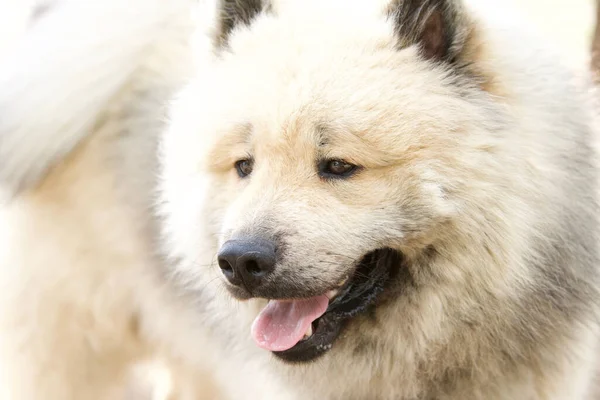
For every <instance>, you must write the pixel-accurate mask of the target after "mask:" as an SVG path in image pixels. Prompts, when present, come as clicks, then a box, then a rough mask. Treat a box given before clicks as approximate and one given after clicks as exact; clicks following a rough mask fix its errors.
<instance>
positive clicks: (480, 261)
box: [160, 0, 600, 400]
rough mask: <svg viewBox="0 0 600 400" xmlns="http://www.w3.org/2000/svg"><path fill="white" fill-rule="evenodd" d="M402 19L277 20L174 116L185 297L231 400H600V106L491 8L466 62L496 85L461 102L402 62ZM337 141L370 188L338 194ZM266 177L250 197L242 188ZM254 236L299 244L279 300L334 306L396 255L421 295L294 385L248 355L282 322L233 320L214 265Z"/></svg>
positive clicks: (366, 326)
mask: <svg viewBox="0 0 600 400" xmlns="http://www.w3.org/2000/svg"><path fill="white" fill-rule="evenodd" d="M241 3H243V2H241ZM342 3H343V4H342ZM388 3H389V2H386V1H381V2H379V3H378V4H375V2H369V1H362V2H361V1H356V2H352V3H351V4H352V6H349V5H348V2H339V1H333V0H332V1H317V2H310V1H303V2H292V1H286V2H279V3H276V4H275V6H274V7H273V10H272V13H271V14H269V12H267V13H263V14H261V15H259V16H258V17H257V18H256V20H254V21H252V23H251V26H250V27H249V28H248V27H243V26H241V27H238V28H237V29H234V31H233V33H232V35H231V37H230V38H229V47H227V48H226V49H225V50H223V52H222V55H221V57H218V58H215V60H213V62H211V63H208V64H207V65H204V66H202V67H200V68H199V69H198V71H197V77H196V79H195V81H194V82H193V83H191V84H190V85H189V86H188V87H187V88H186V89H185V90H184V91H183V92H182V93H181V94H180V96H179V97H178V99H177V100H176V101H175V103H174V106H173V108H172V114H171V124H170V127H169V130H168V131H167V133H166V134H165V135H164V141H163V147H162V152H161V153H162V161H163V174H162V196H161V203H160V204H161V206H160V210H161V216H162V217H163V218H164V220H165V223H164V235H165V242H166V248H167V250H168V252H169V254H170V256H171V259H170V261H171V264H172V265H171V267H172V269H173V282H174V283H175V285H174V287H175V288H176V290H179V291H181V292H182V293H185V295H184V296H187V297H189V298H190V299H196V302H194V303H193V304H196V303H199V304H202V307H203V308H204V309H205V310H208V311H207V312H206V313H205V315H206V324H207V325H210V326H212V330H213V332H215V337H216V339H215V340H216V341H215V343H216V344H218V343H220V344H221V348H222V349H223V355H222V356H221V358H222V359H223V360H227V364H226V366H225V367H223V368H224V369H223V371H225V372H224V375H225V376H227V378H228V379H227V380H226V381H225V382H226V383H227V384H228V385H227V388H228V389H230V390H233V391H234V392H233V393H232V394H231V397H230V398H232V399H241V398H267V397H268V396H272V398H282V396H283V395H284V394H283V393H282V392H281V391H280V390H281V389H280V388H273V387H272V386H271V385H272V384H273V383H274V382H284V384H285V385H286V387H288V388H289V389H290V390H291V393H290V394H289V396H290V398H293V399H395V400H398V399H426V398H435V399H461V400H462V399H506V400H508V399H524V400H534V399H535V400H538V399H539V400H541V399H548V400H559V399H560V400H571V399H591V398H593V397H592V396H593V395H592V393H591V387H592V382H593V378H594V375H595V368H596V364H597V361H596V358H597V357H596V356H597V354H598V349H597V344H598V325H597V311H598V310H597V307H598V304H600V303H598V300H599V299H598V293H597V289H598V270H597V265H598V263H597V261H598V258H597V257H598V255H597V249H596V248H595V245H596V243H597V239H598V238H597V233H598V228H597V217H598V207H597V201H596V199H595V195H596V190H595V187H596V185H597V182H596V178H597V165H595V162H596V160H597V158H596V155H595V153H594V152H593V150H591V146H592V137H591V136H592V128H591V127H592V110H591V107H590V105H591V103H590V101H589V99H588V98H587V96H588V87H587V86H586V85H582V86H578V84H577V83H576V82H575V80H574V79H573V75H572V74H571V73H570V72H569V71H568V70H567V69H565V68H564V67H563V66H561V65H560V63H559V62H558V61H557V59H558V57H559V56H557V54H555V53H554V52H553V51H552V49H549V48H547V46H546V45H545V44H544V40H543V39H541V38H538V37H535V35H533V34H532V33H531V32H527V27H526V22H520V23H519V22H514V23H513V22H512V21H514V18H515V17H514V15H513V14H512V13H511V12H507V11H505V10H502V9H501V8H499V7H493V4H492V3H493V2H491V1H487V2H481V1H475V0H474V1H469V2H468V4H467V6H466V20H468V21H469V22H468V24H469V25H468V26H469V27H470V28H471V29H472V30H471V31H470V34H469V36H468V40H467V43H466V46H465V48H464V49H463V51H462V53H461V57H463V61H465V63H467V64H468V67H467V69H469V68H470V71H471V72H473V73H475V74H477V76H478V77H479V80H477V81H469V78H465V79H463V80H461V79H458V80H457V81H456V82H454V83H448V82H449V79H450V78H448V72H447V70H446V69H444V68H443V67H441V66H439V65H436V64H435V63H430V62H427V61H425V60H423V59H420V58H419V56H418V55H417V49H416V48H415V47H414V46H413V47H409V48H405V49H403V50H398V49H396V48H395V43H396V39H395V37H394V33H393V26H392V23H391V22H390V21H389V20H386V19H385V17H384V11H383V10H384V8H385V7H386V6H387V5H388ZM319 129H325V130H326V133H328V134H329V135H330V136H328V139H329V140H330V142H328V143H327V145H328V147H327V155H328V156H330V157H333V158H336V157H339V158H345V159H347V160H349V161H351V162H354V163H357V164H359V165H362V166H364V167H365V169H364V171H361V172H360V173H359V174H358V175H357V176H356V177H355V178H351V179H349V180H348V181H343V182H338V183H335V184H327V183H324V182H322V181H320V180H319V179H318V178H317V177H316V173H315V171H314V168H315V167H314V166H315V163H316V162H315V158H316V156H315V154H316V150H315V146H316V145H315V141H316V136H317V135H318V133H319V132H318V131H319ZM248 155H252V156H253V157H254V158H255V167H254V171H253V172H252V175H251V176H250V177H249V178H247V179H245V180H243V181H242V180H240V179H239V178H238V176H237V175H236V172H235V170H234V167H233V166H234V163H235V162H236V160H238V159H243V158H245V157H248ZM567 215H568V216H567ZM252 229H257V230H262V231H268V230H269V229H271V230H273V229H274V230H275V231H276V232H277V234H281V235H283V236H284V237H285V238H286V245H287V247H289V249H288V250H286V251H287V253H286V256H287V257H288V259H286V261H287V262H286V263H285V264H282V265H279V266H278V267H277V268H279V271H280V272H279V273H281V276H282V278H281V279H286V278H285V277H289V276H292V277H293V279H295V281H294V282H301V284H305V285H310V284H311V282H312V283H313V284H314V285H316V283H315V282H325V283H329V284H333V283H335V282H337V280H339V278H340V277H341V276H343V275H344V274H346V273H348V271H350V270H351V267H352V265H351V264H349V263H348V262H347V260H348V259H351V260H355V259H358V258H360V256H361V255H362V254H364V253H365V252H367V251H369V250H371V249H373V247H377V246H387V247H393V248H396V249H399V250H401V251H402V252H403V253H404V254H405V256H406V257H407V259H408V261H409V263H408V265H409V267H408V268H410V273H411V274H412V275H413V278H414V279H415V280H417V282H418V289H415V290H412V288H410V287H408V288H407V290H409V289H410V290H412V291H410V292H409V293H406V294H404V293H402V292H401V291H400V292H399V294H398V293H396V294H397V296H398V297H397V299H396V300H395V301H392V302H391V304H390V303H389V302H388V303H386V304H385V306H381V307H380V309H379V308H378V309H377V311H376V317H374V318H376V321H377V323H372V321H370V320H368V319H367V318H357V319H356V320H354V321H352V323H351V324H350V326H349V327H348V328H347V330H346V331H345V332H346V333H345V335H343V337H342V338H341V339H340V340H338V342H336V344H335V345H334V349H333V350H332V351H331V352H330V353H328V354H327V355H325V356H324V357H323V358H322V359H319V360H318V361H316V362H315V363H314V364H310V365H303V366H294V365H284V364H282V363H281V362H280V361H277V360H276V359H274V358H272V356H271V355H270V354H268V353H267V352H266V351H263V350H258V349H256V348H255V345H254V344H253V343H251V341H250V339H249V333H250V323H251V321H252V320H253V318H254V316H255V315H256V314H257V311H258V310H259V309H260V307H261V306H263V305H264V301H263V300H250V301H248V302H245V303H238V302H236V301H235V300H233V299H231V298H229V296H228V294H227V293H226V292H225V290H224V286H223V285H224V284H223V282H222V278H221V277H220V271H219V270H218V267H217V266H216V264H215V254H216V253H217V251H218V249H219V246H220V245H221V244H222V243H223V242H224V241H225V240H227V239H228V238H230V237H231V236H232V235H233V234H235V233H238V232H241V231H248V230H252ZM555 246H556V247H555ZM557 248H558V249H559V250H557ZM426 249H434V252H433V254H429V253H427V252H426V251H425V250H426ZM545 257H549V259H546V258H545ZM560 257H565V258H564V260H570V261H563V259H562V258H560ZM563 262H564V263H565V264H561V263H563ZM544 263H548V264H544ZM540 265H541V266H540ZM296 267H303V268H304V269H303V271H304V272H297V269H296ZM306 271H308V272H306ZM427 274H428V275H427ZM552 276H554V278H552ZM427 277H429V279H427ZM572 286H573V287H572ZM571 290H573V291H574V293H579V294H580V295H581V297H578V296H579V295H576V296H574V297H573V298H571V297H569V296H570V295H569V294H568V293H569V292H570V291H571ZM532 293H533V294H532ZM536 293H542V294H541V295H540V296H539V297H536V296H537V294H536ZM569 299H570V300H569ZM561 307H564V309H562V308H561ZM570 307H574V308H572V309H571V308H570ZM580 307H581V309H580ZM567 309H569V310H572V312H573V313H575V314H576V315H578V316H577V317H574V319H573V320H572V321H571V320H570V319H569V314H570V313H571V311H566V310H567ZM575 310H579V311H575ZM579 312H581V314H579ZM575 314H572V315H573V316H574V315H575ZM466 321H470V323H471V324H472V325H471V328H469V325H468V324H467V322H466ZM567 321H570V322H567ZM186 335H187V334H185V333H183V332H182V335H181V337H180V338H179V339H178V340H179V341H178V344H180V345H181V346H182V348H183V349H185V348H187V345H188V344H189V343H190V341H189V340H187V339H185V337H186ZM361 343H367V345H366V346H367V347H366V350H365V349H364V348H365V346H364V345H363V346H362V347H361ZM361 348H362V353H361ZM232 360H234V361H235V363H237V364H238V365H239V367H237V368H235V369H234V371H232V370H231V367H230V366H229V365H230V364H228V363H231V362H232ZM244 367H246V368H247V370H242V369H241V368H244ZM215 369H216V367H215ZM216 370H217V372H218V371H219V370H218V369H216ZM258 370H260V371H262V372H266V373H269V371H270V373H271V374H272V375H271V378H268V380H266V381H265V382H264V383H265V386H264V387H263V388H262V392H261V394H259V395H254V392H251V391H248V390H246V391H245V392H244V391H243V389H247V388H243V389H241V390H242V391H239V390H240V389H238V386H239V384H237V383H235V382H236V379H238V378H244V377H245V376H247V374H248V373H249V372H248V371H258ZM236 391H237V392H236ZM277 396H279V397H277ZM286 396H287V394H286Z"/></svg>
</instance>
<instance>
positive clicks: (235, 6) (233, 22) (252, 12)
mask: <svg viewBox="0 0 600 400" xmlns="http://www.w3.org/2000/svg"><path fill="white" fill-rule="evenodd" d="M268 9H269V5H268V4H267V0H219V1H218V10H217V11H218V13H217V18H218V26H217V37H216V45H217V47H219V48H222V47H225V46H226V45H227V42H228V40H229V36H230V34H231V32H232V31H233V30H234V29H236V28H237V27H238V26H240V25H246V26H249V25H250V24H251V23H252V21H253V20H254V19H255V18H256V17H257V16H258V15H259V14H261V13H262V12H263V11H266V10H268Z"/></svg>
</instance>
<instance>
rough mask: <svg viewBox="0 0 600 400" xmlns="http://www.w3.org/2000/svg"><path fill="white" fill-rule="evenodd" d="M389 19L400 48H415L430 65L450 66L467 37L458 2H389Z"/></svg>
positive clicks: (448, 0) (450, 0)
mask: <svg viewBox="0 0 600 400" xmlns="http://www.w3.org/2000/svg"><path fill="white" fill-rule="evenodd" d="M389 16H390V18H391V19H392V21H393V23H394V30H395V33H396V35H397V36H398V41H399V45H400V47H401V48H404V47H408V46H411V45H418V46H419V47H420V49H421V55H422V56H423V57H424V58H426V59H428V60H432V61H445V62H454V61H455V60H456V59H457V57H458V56H459V54H460V52H461V51H462V49H463V47H464V45H465V41H466V39H467V36H468V33H469V23H468V21H467V18H466V15H465V14H464V12H463V9H462V4H461V1H460V0H393V2H392V4H391V5H390V9H389Z"/></svg>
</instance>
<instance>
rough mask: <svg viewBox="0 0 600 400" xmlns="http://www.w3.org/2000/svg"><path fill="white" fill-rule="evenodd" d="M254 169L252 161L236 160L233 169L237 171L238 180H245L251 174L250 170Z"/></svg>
mask: <svg viewBox="0 0 600 400" xmlns="http://www.w3.org/2000/svg"><path fill="white" fill-rule="evenodd" d="M253 167H254V161H253V160H252V159H249V158H247V159H243V160H238V161H236V163H235V169H236V170H237V173H238V175H239V176H240V178H245V177H247V176H248V175H250V174H251V173H252V168H253Z"/></svg>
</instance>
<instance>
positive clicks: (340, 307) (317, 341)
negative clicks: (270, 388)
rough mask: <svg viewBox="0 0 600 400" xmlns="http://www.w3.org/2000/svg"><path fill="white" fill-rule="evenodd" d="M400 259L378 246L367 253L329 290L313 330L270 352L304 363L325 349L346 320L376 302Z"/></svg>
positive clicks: (331, 344)
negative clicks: (326, 304) (326, 305)
mask: <svg viewBox="0 0 600 400" xmlns="http://www.w3.org/2000/svg"><path fill="white" fill-rule="evenodd" d="M401 263H402V255H401V254H400V253H399V252H398V251H396V250H392V249H387V248H386V249H378V250H375V251H372V252H370V253H368V254H366V255H365V256H364V257H363V258H362V259H361V260H360V262H358V264H357V265H356V267H355V269H354V273H353V275H352V276H351V277H350V278H349V279H348V280H347V281H346V282H345V283H344V284H343V285H342V286H341V287H339V288H338V289H336V290H335V291H328V293H327V294H326V295H327V297H329V298H330V300H329V305H328V307H327V309H326V311H325V313H324V314H322V315H321V316H320V317H319V318H317V319H316V320H314V321H313V323H312V334H311V335H310V336H305V337H304V339H302V340H301V341H299V342H298V343H297V344H296V345H294V346H293V347H292V348H289V349H287V350H284V351H273V352H272V354H273V355H274V356H275V357H277V358H278V359H280V360H283V361H285V362H288V363H304V362H309V361H313V360H315V359H317V358H319V357H320V356H322V355H324V354H325V353H327V352H328V351H329V350H330V349H332V348H333V347H334V345H335V342H336V340H337V338H338V337H339V335H340V333H341V332H342V330H343V329H344V328H345V327H346V325H347V322H348V321H350V320H351V319H353V318H355V317H358V316H360V315H361V314H363V313H364V312H365V311H367V310H368V309H370V308H372V307H376V306H377V299H378V297H379V296H380V295H381V294H382V292H384V291H385V290H386V287H387V286H388V282H389V281H390V279H391V278H392V276H393V275H394V274H395V271H397V269H398V268H399V267H400V265H401ZM321 295H323V294H321ZM310 296H312V294H311V295H310ZM306 297H309V296H306Z"/></svg>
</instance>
